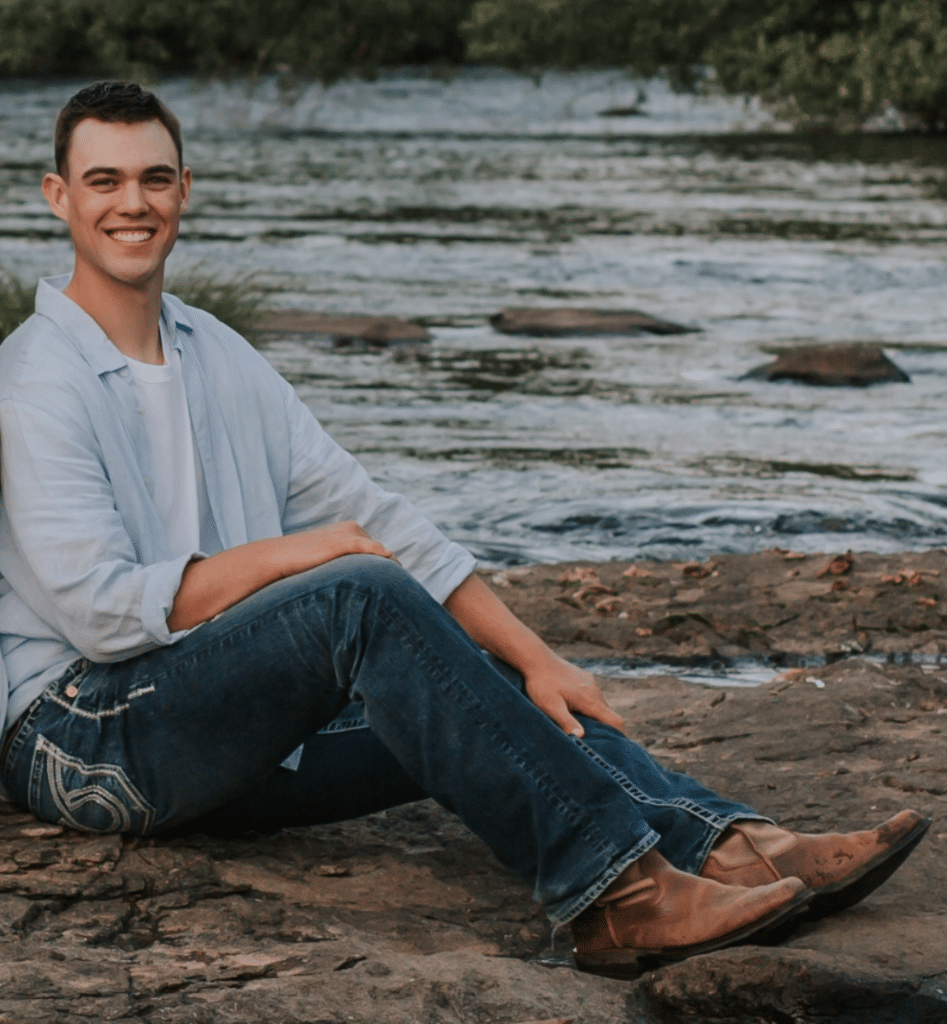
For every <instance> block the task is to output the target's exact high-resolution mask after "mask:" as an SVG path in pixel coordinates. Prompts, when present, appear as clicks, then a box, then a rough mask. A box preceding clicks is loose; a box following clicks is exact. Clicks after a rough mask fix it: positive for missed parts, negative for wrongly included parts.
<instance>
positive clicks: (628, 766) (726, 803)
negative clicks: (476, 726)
mask: <svg viewBox="0 0 947 1024" xmlns="http://www.w3.org/2000/svg"><path fill="white" fill-rule="evenodd" d="M485 656H486V657H487V659H488V660H489V661H490V663H491V664H492V665H493V666H494V667H495V668H496V669H497V671H499V672H500V673H501V674H502V675H503V676H504V677H505V678H506V679H508V680H509V681H510V683H511V684H512V685H513V686H516V687H517V688H518V689H520V690H522V688H523V677H522V676H521V675H520V674H519V672H517V671H516V669H514V668H512V667H511V666H510V665H507V664H506V663H505V662H503V661H501V660H500V659H499V658H496V657H494V656H493V655H491V654H485ZM576 717H577V718H578V720H579V721H580V722H581V723H582V726H583V728H584V729H585V736H584V737H583V738H582V739H581V740H580V741H579V744H580V746H582V747H583V748H584V749H585V750H586V752H587V753H588V755H589V757H591V758H593V759H594V760H595V761H597V763H599V764H600V765H601V766H602V767H603V768H604V769H605V770H606V771H609V772H610V773H611V774H612V775H613V776H614V778H615V779H616V780H617V781H618V783H619V784H620V785H621V786H622V787H624V789H625V790H626V792H628V793H629V795H630V796H631V797H632V799H633V800H634V801H635V803H636V804H637V806H638V810H639V811H640V813H641V816H642V817H643V818H644V819H645V821H647V823H648V825H649V826H650V827H651V828H652V829H653V830H654V831H655V832H656V833H657V834H658V835H659V836H660V837H661V839H660V841H659V842H658V843H657V846H656V849H657V850H658V852H659V853H660V854H661V855H662V856H663V857H665V858H666V859H667V860H668V861H670V863H671V864H673V865H674V867H676V868H677V869H678V870H679V871H687V872H689V873H691V874H697V873H698V872H699V871H700V870H701V868H702V867H703V866H704V861H705V860H706V859H707V854H708V853H710V850H711V847H712V846H713V845H714V843H715V842H716V841H717V840H718V839H719V838H720V835H721V834H722V833H723V832H724V830H725V829H726V828H727V827H728V826H729V825H731V824H732V823H733V822H734V821H739V820H746V819H755V820H758V821H771V820H772V819H770V818H765V817H764V816H763V815H761V814H759V813H758V812H756V811H754V810H753V809H752V808H750V807H747V806H746V804H741V803H737V802H735V801H733V800H727V799H726V798H724V797H722V796H720V795H719V794H717V793H714V792H713V791H712V790H709V789H707V787H706V786H702V785H701V784H700V783H699V782H698V781H697V780H696V779H693V778H691V776H689V775H684V774H682V773H681V772H673V771H670V770H669V769H667V768H664V767H663V766H662V765H661V764H660V763H659V762H658V761H657V760H655V758H653V757H652V756H651V755H650V754H649V753H648V751H647V750H645V749H644V747H642V746H641V745H640V744H638V743H635V742H634V741H633V740H630V739H629V738H628V737H627V736H625V735H624V734H623V733H620V732H619V731H618V730H617V729H613V728H612V727H611V726H610V725H605V723H604V722H599V721H597V720H595V719H593V718H588V717H586V716H585V715H576Z"/></svg>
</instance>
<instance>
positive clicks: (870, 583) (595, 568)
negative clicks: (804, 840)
mask: <svg viewBox="0 0 947 1024" xmlns="http://www.w3.org/2000/svg"><path fill="white" fill-rule="evenodd" d="M485 577H486V579H487V580H488V581H489V582H490V583H491V585H492V586H493V587H494V589H495V590H496V592H497V593H498V594H499V595H500V596H501V597H502V598H503V600H504V601H505V602H506V603H507V604H508V605H509V606H510V607H511V608H512V609H513V610H514V611H515V612H516V613H517V614H518V615H519V616H521V617H522V618H523V619H524V620H525V621H526V622H527V623H529V625H530V626H532V628H533V629H535V630H537V631H538V632H539V633H541V634H542V635H543V636H544V637H545V638H546V639H547V640H548V641H550V642H552V643H554V644H556V645H558V646H559V647H560V649H562V650H563V651H564V652H565V653H568V654H570V655H572V656H576V657H594V658H605V659H608V658H621V657H626V658H640V659H642V660H645V661H656V662H665V663H670V664H681V665H690V664H701V663H705V662H707V661H712V660H714V659H740V658H746V657H753V658H764V659H766V660H768V661H770V662H771V663H772V664H774V665H777V666H779V665H787V664H788V665H792V664H793V663H795V662H797V661H800V660H803V661H805V660H807V659H812V658H819V659H822V658H824V659H827V660H832V659H834V658H838V657H844V656H846V655H851V654H862V653H868V654H872V655H882V656H885V657H887V656H892V657H893V656H896V655H903V654H912V653H913V654H916V655H926V656H930V657H936V656H939V655H942V654H947V552H944V551H925V552H905V553H903V554H898V555H875V554H869V553H865V554H855V555H851V554H843V555H837V556H834V557H833V556H832V555H803V554H798V553H796V552H792V551H784V550H781V549H777V548H771V549H770V550H768V551H763V552H760V553H758V554H753V555H722V556H720V557H718V558H713V559H711V560H710V561H708V562H706V563H699V562H639V563H636V564H635V565H632V566H629V565H628V564H627V563H622V562H609V563H604V564H592V563H588V562H577V563H569V564H567V565H558V566H535V567H533V568H529V569H525V568H524V569H506V570H502V571H501V572H494V573H487V574H485Z"/></svg>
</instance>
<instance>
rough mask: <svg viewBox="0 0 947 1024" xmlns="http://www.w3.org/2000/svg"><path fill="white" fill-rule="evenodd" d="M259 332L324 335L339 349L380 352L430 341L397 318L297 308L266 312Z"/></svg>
mask: <svg viewBox="0 0 947 1024" xmlns="http://www.w3.org/2000/svg"><path fill="white" fill-rule="evenodd" d="M259 332H260V334H262V335H263V336H273V335H286V334H302V335H316V336H323V337H327V338H329V339H330V340H331V343H332V344H333V345H334V346H335V347H336V348H341V349H360V350H364V349H366V348H367V349H383V348H388V347H390V346H392V345H416V344H420V343H423V342H426V341H430V334H429V333H428V330H427V328H426V327H423V326H422V325H421V324H415V323H411V321H410V320H402V319H401V318H400V317H396V316H332V315H325V314H322V313H308V312H306V311H305V310H298V309H284V310H275V311H271V312H268V313H266V314H265V315H264V317H263V319H262V321H261V323H260V327H259Z"/></svg>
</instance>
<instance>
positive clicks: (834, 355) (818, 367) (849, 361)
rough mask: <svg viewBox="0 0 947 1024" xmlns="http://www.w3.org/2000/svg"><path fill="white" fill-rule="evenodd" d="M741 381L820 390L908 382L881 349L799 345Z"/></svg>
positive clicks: (908, 378) (907, 377)
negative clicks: (793, 382)
mask: <svg viewBox="0 0 947 1024" xmlns="http://www.w3.org/2000/svg"><path fill="white" fill-rule="evenodd" d="M743 376H744V378H758V379H760V380H798V381H801V382H802V383H803V384H813V385H819V386H822V387H859V388H863V387H867V386H868V385H869V384H887V383H892V382H900V383H909V382H910V380H911V378H910V377H909V376H908V375H907V374H906V373H905V372H904V371H903V370H902V369H900V368H899V367H897V366H895V364H894V363H893V362H891V360H890V359H889V358H888V357H887V356H886V355H885V354H884V352H882V350H881V346H880V345H864V344H854V345H800V346H799V347H798V348H794V349H790V350H788V351H786V352H781V353H780V354H779V356H778V357H777V358H776V359H775V361H773V362H772V363H767V364H766V365H765V366H757V367H756V368H755V369H753V370H750V371H749V373H745V374H744V375H743Z"/></svg>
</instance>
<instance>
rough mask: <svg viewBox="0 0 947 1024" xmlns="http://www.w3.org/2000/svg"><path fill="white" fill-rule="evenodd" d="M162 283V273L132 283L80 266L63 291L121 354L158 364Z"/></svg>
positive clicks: (160, 352)
mask: <svg viewBox="0 0 947 1024" xmlns="http://www.w3.org/2000/svg"><path fill="white" fill-rule="evenodd" d="M162 284H163V275H159V276H158V277H157V278H156V279H154V280H151V281H148V282H147V283H145V284H142V285H131V284H124V283H123V282H120V281H116V280H114V278H103V277H100V276H99V275H93V274H89V273H88V272H85V273H83V270H82V269H81V268H80V267H77V268H76V270H75V272H74V273H73V276H72V280H71V281H70V282H69V284H68V285H66V288H65V289H64V292H63V294H65V295H66V296H68V297H69V298H70V299H72V301H73V302H75V303H76V305H78V306H81V307H82V309H84V310H85V311H86V313H88V314H89V316H91V317H92V319H93V320H94V321H95V322H96V323H97V324H98V325H99V327H101V328H102V330H103V331H104V332H105V334H106V335H107V336H108V339H109V341H111V342H112V344H113V345H114V346H115V347H116V348H117V349H118V350H119V352H121V353H122V355H125V356H128V358H129V359H137V360H138V362H140V363H152V364H154V365H156V366H159V365H161V364H162V363H163V362H164V356H163V354H162V350H161V337H160V334H159V332H158V321H159V318H160V316H161V286H162Z"/></svg>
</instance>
